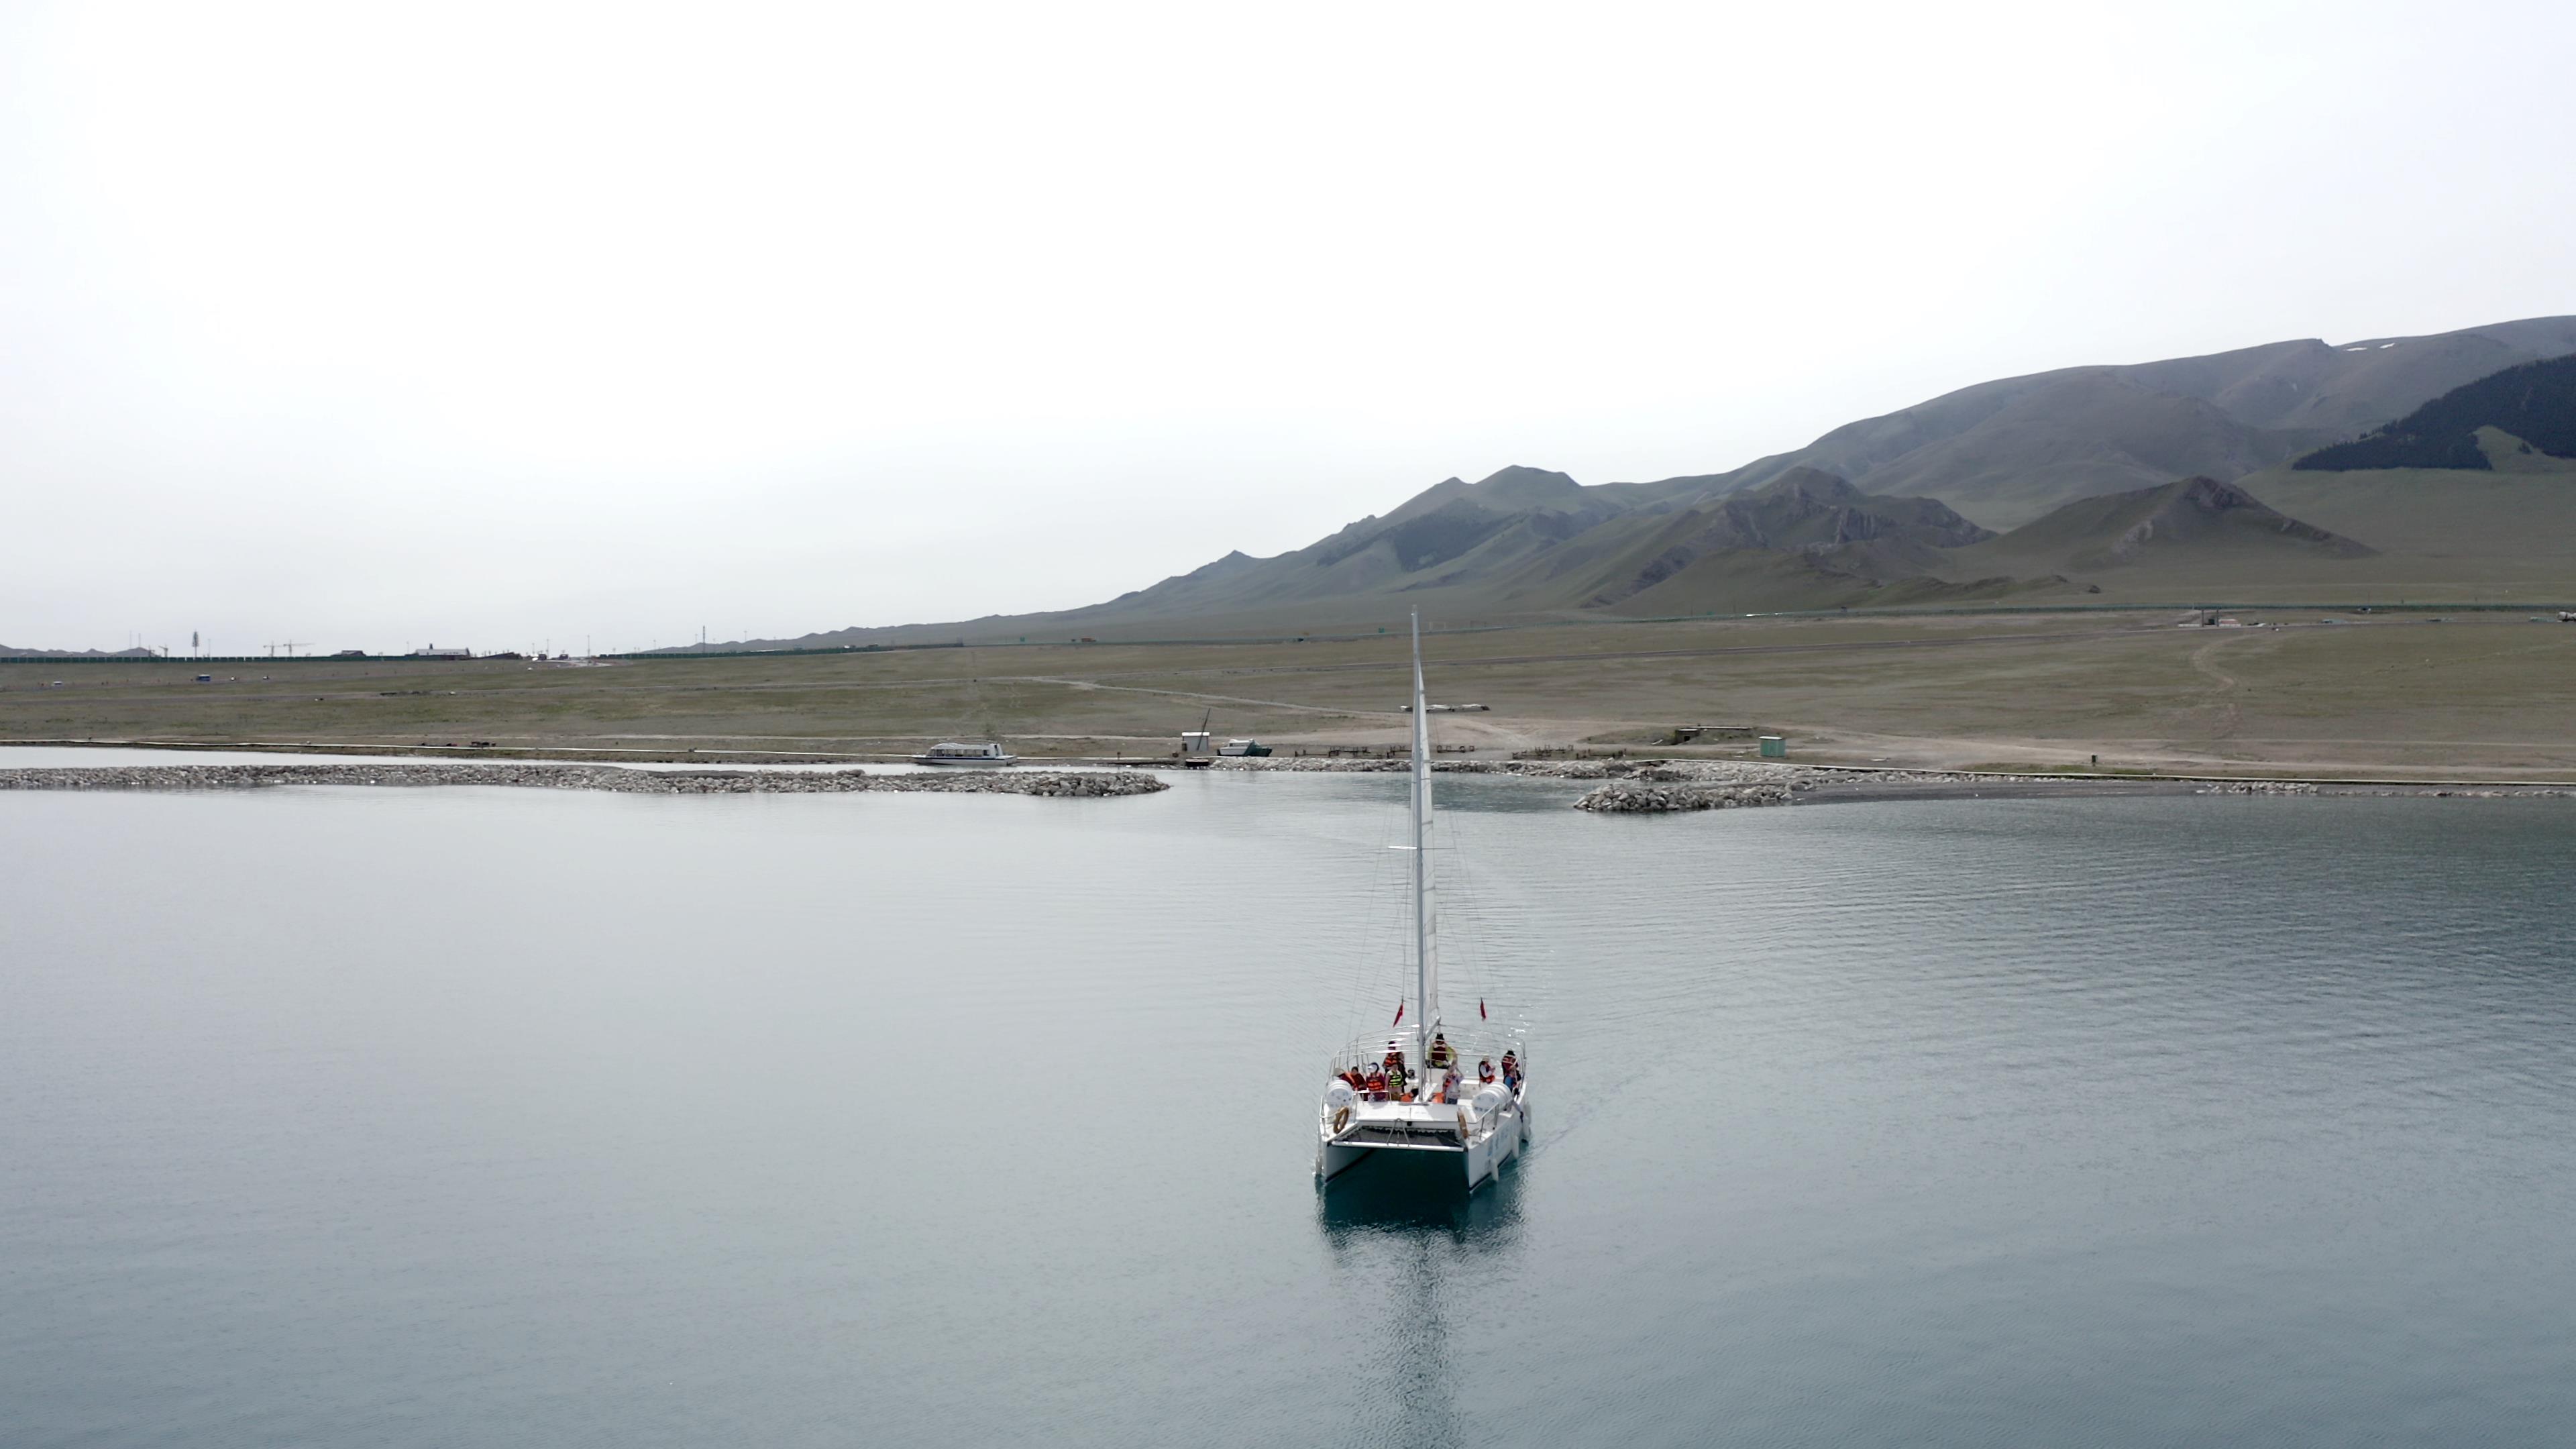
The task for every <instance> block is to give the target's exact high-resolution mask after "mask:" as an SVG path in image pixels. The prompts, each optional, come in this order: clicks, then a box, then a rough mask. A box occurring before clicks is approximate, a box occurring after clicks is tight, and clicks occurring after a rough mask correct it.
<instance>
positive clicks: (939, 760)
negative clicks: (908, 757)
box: [912, 740, 1020, 769]
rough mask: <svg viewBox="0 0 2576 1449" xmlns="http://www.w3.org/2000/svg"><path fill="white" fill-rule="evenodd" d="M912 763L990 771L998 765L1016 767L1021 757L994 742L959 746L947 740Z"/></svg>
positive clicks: (987, 741) (922, 753) (933, 746)
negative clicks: (981, 767)
mask: <svg viewBox="0 0 2576 1449" xmlns="http://www.w3.org/2000/svg"><path fill="white" fill-rule="evenodd" d="M912 762H913V763H914V764H916V765H980V766H983V767H984V768H986V769H990V768H992V767H993V766H996V765H1016V764H1018V763H1019V762H1020V757H1019V756H1017V755H1014V754H1010V753H1008V752H1006V751H1005V750H1003V748H1002V747H1001V745H999V744H997V743H995V742H994V741H992V740H986V741H984V742H983V743H982V744H980V745H966V744H959V743H957V742H956V741H954V740H947V741H943V742H941V743H939V744H935V745H932V746H931V747H930V748H929V749H926V750H924V751H922V752H921V753H920V754H917V755H915V756H913V757H912Z"/></svg>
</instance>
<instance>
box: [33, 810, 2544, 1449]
mask: <svg viewBox="0 0 2576 1449" xmlns="http://www.w3.org/2000/svg"><path fill="white" fill-rule="evenodd" d="M1401 789H1402V782H1401V780H1400V779H1396V778H1373V777H1356V776H1259V775H1221V776H1215V777H1194V778H1183V779H1180V780H1178V781H1177V782H1176V788H1175V789H1174V790H1173V791H1171V792H1170V793H1168V794H1165V795H1160V796H1155V797H1151V798H1144V799H1132V800H1100V801H1088V800H1033V799H1016V798H1002V797H973V796H883V797H878V796H868V795H842V796H777V797H689V798H659V797H640V796H620V795H590V794H576V793H556V792H540V791H525V792H512V791H500V790H461V789H460V790H419V791H394V790H337V789H291V790H269V791H260V792H250V793H223V794H189V795H170V796H148V795H70V794H62V795H55V794H11V795H6V796H0V943H5V945H0V1005H5V1009H4V1010H0V1164H5V1168H0V1442H6V1443H8V1444H11V1445H13V1446H14V1445H71V1444H79V1445H154V1446H162V1445H169V1446H176V1445H188V1446H223V1445H245V1446H247V1445H275V1444H294V1443H312V1444H369V1445H417V1446H457V1445H504V1444H549V1445H600V1446H621V1449H624V1446H636V1445H704V1444H715V1443H742V1444H759V1445H852V1444H870V1445H877V1444H896V1445H911V1444H943V1445H982V1444H994V1443H1012V1442H1028V1443H1061V1444H1082V1445H1138V1444H1174V1445H1201V1444H1227V1445H1274V1444H1276V1445H1309V1444H1319V1445H1462V1446H1515V1445H1533V1446H1535V1445H1562V1444H1647V1445H1654V1444H1673V1445H1682V1444H1763V1445H1781V1444H1791V1445H1803V1444H1816V1445H1827V1444H1830V1445H1845V1446H1848V1445H1927V1444H1930V1445H1938V1444H1961V1445H1966V1444H1980V1445H1983V1444H1995V1443H2023V1444H2051V1445H2057V1444H2094V1445H2183V1444H2212V1443H2248V1444H2250V1443H2263V1444H2337V1445H2340V1444H2355V1443H2404V1444H2415V1443H2434V1442H2481V1443H2492V1444H2540V1443H2561V1442H2565V1440H2566V1435H2567V1432H2568V1429H2567V1426H2568V1425H2569V1424H2570V1423H2576V1373H2571V1366H2576V1309H2571V1307H2570V1304H2571V1303H2576V1228H2571V1225H2570V1203H2571V1202H2576V1108H2572V1107H2571V1100H2576V1097H2571V1094H2572V1093H2576V952H2572V951H2571V949H2570V947H2569V946H2568V944H2567V932H2566V930H2565V913H2566V911H2567V908H2568V902H2569V900H2570V899H2571V887H2576V804H2571V803H2569V802H2548V801H2532V802H2522V801H2452V800H2298V799H2220V798H2212V799H2131V800H2107V801H2066V800H2056V801H2030V802H1995V801H1973V802H1957V803H1942V804H1903V805H1849V806H1829V807H1801V808H1796V809H1788V810H1763V811H1739V812H1728V813H1724V814H1713V815H1703V816H1696V817H1675V818H1668V819H1636V818H1608V819H1596V818H1592V817H1588V816H1585V815H1581V814H1579V813H1577V812H1574V811H1571V810H1568V809H1565V808H1564V806H1565V803H1566V802H1567V800H1569V799H1570V798H1571V796H1572V793H1573V792H1572V791H1571V790H1569V789H1567V788H1565V787H1563V786H1560V785H1550V784H1535V783H1531V782H1517V781H1490V782H1460V783H1457V784H1455V785H1449V786H1447V789H1446V795H1445V802H1446V803H1447V804H1448V806H1449V807H1450V811H1449V820H1450V822H1451V823H1452V825H1453V826H1454V827H1455V828H1456V830H1457V833H1458V835H1459V843H1460V849H1459V850H1458V851H1457V852H1456V853H1455V855H1454V856H1453V858H1452V864H1453V867H1454V871H1453V875H1454V878H1455V879H1457V880H1458V881H1459V882H1460V884H1459V887H1458V888H1457V889H1455V890H1452V891H1450V892H1449V893H1448V894H1447V895H1446V896H1445V898H1444V902H1445V908H1446V910H1447V912H1448V915H1449V918H1450V933H1449V937H1448V939H1450V940H1451V942H1452V943H1453V945H1454V946H1455V948H1456V949H1455V955H1454V967H1453V969H1454V972H1455V975H1456V980H1455V981H1454V982H1453V986H1452V996H1453V1002H1457V1001H1459V999H1460V998H1461V996H1462V994H1470V993H1479V992H1480V993H1481V994H1483V995H1484V996H1486V997H1487V998H1488V999H1489V1001H1490V1002H1491V1004H1492V1006H1493V1008H1494V1010H1495V1013H1496V1015H1497V1016H1498V1017H1507V1018H1510V1019H1523V1018H1525V1019H1526V1020H1527V1021H1528V1023H1529V1025H1530V1027H1531V1030H1532V1031H1533V1033H1534V1040H1535V1041H1536V1042H1537V1043H1538V1046H1537V1050H1536V1053H1535V1056H1534V1063H1535V1067H1536V1073H1535V1076H1534V1079H1533V1080H1534V1087H1535V1091H1536V1093H1537V1098H1536V1100H1537V1113H1536V1119H1535V1120H1536V1128H1537V1133H1538V1142H1537V1146H1536V1148H1535V1150H1534V1151H1533V1152H1532V1153H1531V1154H1530V1155H1529V1157H1528V1158H1526V1159H1525V1161H1524V1162H1523V1164H1522V1165H1521V1166H1520V1167H1519V1168H1517V1169H1516V1170H1515V1171H1513V1172H1512V1173H1510V1174H1508V1175H1507V1176H1506V1177H1505V1178H1504V1179H1503V1181H1502V1182H1501V1183H1500V1184H1499V1185H1498V1186H1497V1187H1495V1188H1493V1189H1490V1190H1488V1191H1486V1192H1484V1193H1481V1194H1479V1195H1477V1196H1476V1197H1475V1198H1473V1199H1467V1200H1462V1201H1459V1202H1454V1203H1453V1202H1442V1201H1434V1202H1431V1203H1428V1204H1423V1203H1420V1202H1419V1201H1418V1200H1417V1199H1415V1198H1413V1197H1412V1196H1411V1195H1406V1194H1395V1193H1391V1192H1385V1191H1378V1192H1372V1191H1370V1190H1368V1184H1367V1183H1366V1182H1364V1181H1357V1179H1358V1178H1360V1177H1364V1175H1365V1174H1366V1172H1367V1171H1368V1169H1363V1170H1362V1173H1361V1174H1358V1175H1355V1187H1354V1190H1352V1191H1350V1192H1347V1193H1345V1192H1344V1191H1343V1190H1342V1189H1341V1188H1340V1187H1339V1186H1337V1187H1336V1189H1335V1192H1334V1194H1333V1196H1332V1197H1331V1198H1330V1199H1329V1200H1327V1199H1324V1198H1322V1197H1320V1196H1319V1195H1318V1193H1317V1192H1316V1190H1315V1188H1314V1186H1313V1183H1312V1178H1311V1166H1312V1138H1311V1132H1312V1124H1313V1113H1314V1101H1315V1096H1316V1092H1317V1090H1318V1089H1319V1088H1320V1086H1321V1085H1322V1062H1323V1059H1324V1058H1325V1056H1326V1055H1327V1054H1328V1053H1329V1052H1330V1051H1331V1050H1332V1049H1333V1048H1334V1047H1335V1046H1337V1045H1339V1044H1340V1043H1341V1042H1342V1041H1343V1040H1344V1039H1346V1038H1347V1037H1348V1036H1349V1035H1352V1034H1354V1033H1356V1032H1360V1031H1367V1030H1374V1029H1377V1028H1379V1027H1382V1026H1383V1025H1384V1023H1385V1018H1386V1016H1387V1015H1388V1014H1389V1013H1390V1012H1391V1010H1392V1006H1393V1002H1394V989H1393V983H1395V982H1396V980H1397V979H1398V976H1399V970H1398V967H1397V965H1396V962H1395V959H1394V953H1395V951H1396V949H1397V947H1398V944H1399V943H1400V941H1401V939H1402V933H1401V911H1402V899H1401V896H1400V894H1397V893H1395V892H1394V891H1392V890H1391V889H1389V887H1390V886H1391V885H1392V883H1393V882H1394V880H1395V879H1396V878H1397V872H1398V871H1399V870H1400V867H1401V861H1402V859H1403V857H1401V856H1400V855H1397V854H1396V853H1394V852H1390V851H1387V850H1385V849H1383V846H1384V845H1386V844H1387V843H1388V842H1389V841H1391V840H1392V839H1394V838H1395V836H1396V833H1397V831H1398V830H1399V829H1400V828H1401V806H1400V800H1401ZM1390 863H1393V864H1392V865H1391V864H1390ZM1463 1009H1464V1008H1463V1006H1453V1011H1452V1016H1453V1017H1454V1016H1456V1015H1458V1014H1459V1012H1460V1011H1461V1010H1463Z"/></svg>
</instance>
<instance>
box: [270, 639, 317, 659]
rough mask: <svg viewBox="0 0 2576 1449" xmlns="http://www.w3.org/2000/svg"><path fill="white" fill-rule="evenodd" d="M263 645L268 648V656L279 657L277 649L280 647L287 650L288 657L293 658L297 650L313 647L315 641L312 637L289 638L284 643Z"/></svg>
mask: <svg viewBox="0 0 2576 1449" xmlns="http://www.w3.org/2000/svg"><path fill="white" fill-rule="evenodd" d="M262 647H264V648H266V649H267V650H268V657H269V658H271V659H275V658H276V657H277V651H278V650H280V649H283V650H285V651H286V657H287V658H289V659H292V658H294V657H295V651H296V650H298V649H310V648H312V647H313V641H312V640H310V639H289V640H287V641H286V642H285V643H283V644H269V645H264V646H262Z"/></svg>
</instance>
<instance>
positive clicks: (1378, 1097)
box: [1360, 1067, 1386, 1102]
mask: <svg viewBox="0 0 2576 1449" xmlns="http://www.w3.org/2000/svg"><path fill="white" fill-rule="evenodd" d="M1360 1090H1361V1091H1364V1092H1366V1093H1368V1099H1369V1100H1370V1101H1372V1102H1383V1101H1385V1100H1386V1069H1385V1068H1384V1067H1371V1068H1369V1074H1368V1075H1367V1076H1365V1077H1363V1078H1361V1079H1360Z"/></svg>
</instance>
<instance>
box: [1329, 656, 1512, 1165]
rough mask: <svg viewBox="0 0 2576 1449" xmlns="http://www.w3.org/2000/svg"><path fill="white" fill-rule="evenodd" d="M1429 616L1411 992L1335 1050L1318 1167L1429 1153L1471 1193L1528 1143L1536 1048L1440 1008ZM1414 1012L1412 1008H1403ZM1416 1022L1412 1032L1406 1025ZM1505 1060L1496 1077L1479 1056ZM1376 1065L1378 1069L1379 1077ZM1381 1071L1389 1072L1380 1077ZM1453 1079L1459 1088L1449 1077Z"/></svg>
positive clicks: (1417, 702)
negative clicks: (1451, 1022) (1463, 1022)
mask: <svg viewBox="0 0 2576 1449" xmlns="http://www.w3.org/2000/svg"><path fill="white" fill-rule="evenodd" d="M1423 704H1424V701H1423V692H1422V616H1421V614H1420V613H1419V612H1417V613H1416V614H1415V615H1414V616H1413V801H1412V804H1413V832H1412V836H1413V838H1412V843H1411V844H1410V845H1406V846H1399V847H1398V849H1404V850H1410V851H1412V852H1413V998H1412V1000H1411V1001H1409V1002H1406V1003H1404V1004H1403V1006H1400V1007H1399V1008H1398V1010H1397V1013H1396V1021H1395V1025H1394V1027H1393V1028H1392V1035H1391V1036H1388V1037H1376V1036H1371V1037H1367V1038H1364V1039H1362V1040H1360V1041H1357V1042H1354V1043H1352V1044H1351V1045H1350V1046H1348V1047H1345V1048H1343V1049H1342V1051H1341V1052H1340V1053H1339V1054H1338V1055H1336V1056H1335V1057H1334V1058H1333V1062H1332V1074H1333V1075H1332V1081H1331V1084H1330V1085H1328V1086H1327V1087H1325V1089H1324V1097H1323V1101H1322V1103H1321V1105H1320V1107H1319V1109H1318V1112H1317V1117H1316V1142H1315V1175H1316V1177H1318V1178H1319V1179H1321V1180H1322V1181H1323V1182H1325V1183H1327V1184H1329V1183H1331V1182H1332V1181H1333V1180H1334V1179H1335V1178H1337V1177H1339V1176H1341V1175H1342V1174H1343V1173H1345V1172H1348V1171H1350V1170H1351V1169H1352V1168H1355V1167H1357V1166H1359V1165H1360V1164H1361V1163H1363V1162H1366V1161H1368V1160H1369V1159H1370V1158H1372V1157H1375V1156H1378V1155H1379V1154H1382V1153H1385V1154H1406V1155H1409V1156H1410V1155H1415V1154H1421V1155H1420V1156H1416V1157H1415V1158H1414V1161H1415V1165H1417V1166H1426V1167H1429V1168H1431V1169H1432V1176H1433V1178H1434V1180H1437V1179H1439V1178H1442V1177H1448V1178H1450V1180H1452V1181H1455V1182H1458V1183H1462V1184H1463V1185H1464V1186H1465V1187H1467V1188H1468V1189H1469V1190H1473V1189H1475V1188H1477V1187H1480V1186H1482V1185H1483V1184H1485V1183H1488V1182H1491V1181H1493V1180H1494V1178H1495V1177H1496V1176H1497V1175H1498V1174H1500V1173H1501V1172H1502V1170H1503V1165H1504V1164H1505V1163H1507V1162H1509V1161H1511V1160H1512V1159H1513V1158H1514V1157H1516V1156H1518V1155H1519V1154H1520V1150H1521V1148H1522V1146H1523V1145H1524V1144H1525V1143H1526V1142H1527V1141H1528V1139H1529V1078H1528V1071H1529V1065H1528V1058H1529V1050H1528V1047H1527V1045H1526V1044H1525V1043H1524V1042H1522V1041H1521V1040H1520V1038H1519V1036H1518V1035H1517V1034H1507V1033H1499V1032H1492V1031H1489V1030H1488V1029H1487V1028H1486V1027H1485V1025H1484V1023H1483V1020H1482V1017H1483V1014H1484V1013H1483V1011H1482V1009H1481V1003H1480V1007H1479V1010H1478V1013H1477V1015H1478V1018H1479V1020H1478V1021H1477V1023H1476V1024H1475V1025H1474V1026H1473V1027H1462V1028H1459V1029H1455V1030H1453V1029H1451V1028H1450V1027H1449V1026H1448V1024H1447V1023H1446V1022H1445V1021H1443V1019H1442V1017H1441V1014H1440V969H1439V956H1438V953H1437V952H1436V951H1435V949H1434V945H1435V940H1436V937H1437V934H1438V933H1437V929H1436V927H1437V925H1438V913H1437V912H1436V911H1435V910H1434V909H1433V904H1432V901H1433V898H1432V890H1431V884H1432V870H1431V720H1430V711H1428V710H1427V709H1425V708H1424V707H1423ZM1407 1008H1409V1010H1408V1009H1407ZM1408 1017H1409V1018H1410V1019H1411V1021H1412V1025H1411V1026H1410V1027H1409V1028H1408V1027H1406V1026H1405V1021H1406V1019H1407V1018H1408ZM1489 1061H1490V1062H1494V1063H1496V1064H1498V1068H1497V1071H1496V1076H1495V1080H1493V1081H1490V1082H1488V1081H1485V1080H1483V1079H1482V1076H1481V1072H1480V1064H1481V1063H1484V1062H1489ZM1373 1073H1374V1074H1373ZM1380 1077H1383V1078H1385V1079H1386V1080H1385V1081H1384V1083H1383V1084H1381V1082H1380ZM1453 1083H1454V1085H1453Z"/></svg>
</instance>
